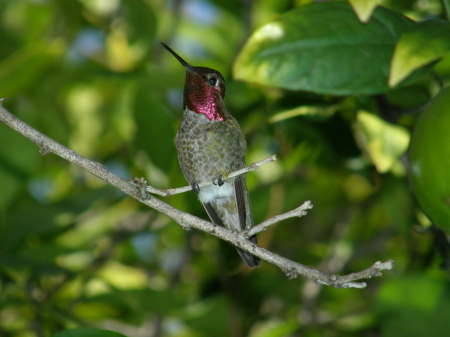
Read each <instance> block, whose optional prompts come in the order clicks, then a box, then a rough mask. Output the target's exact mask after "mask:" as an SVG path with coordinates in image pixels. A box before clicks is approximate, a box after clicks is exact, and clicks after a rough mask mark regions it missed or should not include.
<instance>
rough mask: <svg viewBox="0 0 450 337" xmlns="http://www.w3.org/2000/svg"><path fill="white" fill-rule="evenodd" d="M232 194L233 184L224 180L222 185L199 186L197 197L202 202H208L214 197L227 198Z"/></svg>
mask: <svg viewBox="0 0 450 337" xmlns="http://www.w3.org/2000/svg"><path fill="white" fill-rule="evenodd" d="M233 195H234V188H233V184H231V183H229V182H225V183H224V184H223V185H222V186H219V185H209V186H205V187H202V188H200V192H199V193H198V198H199V199H200V201H201V202H202V203H208V202H211V201H213V200H215V199H220V198H228V197H232V196H233Z"/></svg>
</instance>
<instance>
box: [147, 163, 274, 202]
mask: <svg viewBox="0 0 450 337" xmlns="http://www.w3.org/2000/svg"><path fill="white" fill-rule="evenodd" d="M275 160H277V156H276V155H273V156H270V157H268V158H266V159H263V160H261V161H259V162H257V163H253V164H251V165H250V166H247V167H244V168H243V169H240V170H237V171H234V172H232V173H230V174H229V175H228V176H226V177H222V179H223V180H224V181H226V180H228V179H231V178H234V177H237V176H239V175H241V174H245V173H247V172H251V171H255V170H257V169H259V167H260V166H261V165H264V164H266V163H270V162H271V161H275ZM212 184H216V183H215V182H214V181H211V182H202V183H200V184H198V187H199V188H200V187H205V186H209V185H212ZM146 190H147V192H149V193H153V194H158V195H161V196H163V197H167V196H169V195H174V194H179V193H184V192H187V191H191V190H192V186H184V187H179V188H169V189H167V190H160V189H158V188H154V187H152V186H147V188H146Z"/></svg>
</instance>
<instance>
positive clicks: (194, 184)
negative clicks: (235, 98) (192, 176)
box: [191, 180, 200, 194]
mask: <svg viewBox="0 0 450 337" xmlns="http://www.w3.org/2000/svg"><path fill="white" fill-rule="evenodd" d="M191 187H192V190H193V191H194V192H195V193H196V194H199V193H200V187H199V186H198V184H197V182H196V181H195V180H194V181H193V182H192V183H191Z"/></svg>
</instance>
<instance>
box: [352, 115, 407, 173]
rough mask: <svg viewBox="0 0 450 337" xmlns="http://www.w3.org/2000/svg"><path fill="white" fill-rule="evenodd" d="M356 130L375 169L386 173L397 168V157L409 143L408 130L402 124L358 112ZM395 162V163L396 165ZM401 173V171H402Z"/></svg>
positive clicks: (404, 150)
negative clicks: (394, 123) (398, 124)
mask: <svg viewBox="0 0 450 337" xmlns="http://www.w3.org/2000/svg"><path fill="white" fill-rule="evenodd" d="M356 127H357V132H360V134H361V136H360V137H357V138H359V139H360V140H361V145H363V146H364V148H365V150H366V151H367V153H368V155H369V157H370V159H371V160H372V162H373V164H374V165H375V166H376V168H377V171H378V172H380V173H386V172H388V171H389V170H391V169H399V167H401V166H400V165H398V164H399V158H400V156H402V155H403V154H404V153H405V152H406V150H407V148H408V144H409V132H408V130H406V129H405V128H404V127H402V126H397V125H391V124H389V123H388V122H386V121H384V120H382V119H381V118H379V117H377V116H375V115H373V114H371V113H368V112H365V111H360V112H358V116H357V125H356ZM396 164H397V165H396ZM402 173H403V172H402Z"/></svg>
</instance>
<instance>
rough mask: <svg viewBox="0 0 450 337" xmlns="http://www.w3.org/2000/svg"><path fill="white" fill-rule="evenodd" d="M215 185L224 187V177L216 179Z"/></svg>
mask: <svg viewBox="0 0 450 337" xmlns="http://www.w3.org/2000/svg"><path fill="white" fill-rule="evenodd" d="M213 184H214V185H218V186H222V185H223V184H224V181H223V178H222V176H221V175H220V176H218V177H217V178H216V179H214V180H213Z"/></svg>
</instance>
